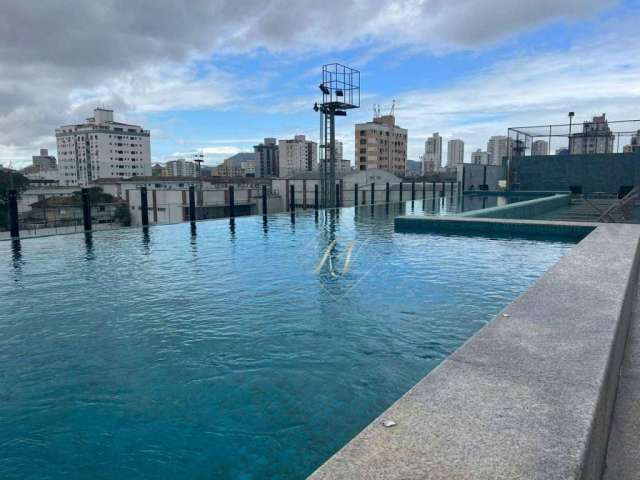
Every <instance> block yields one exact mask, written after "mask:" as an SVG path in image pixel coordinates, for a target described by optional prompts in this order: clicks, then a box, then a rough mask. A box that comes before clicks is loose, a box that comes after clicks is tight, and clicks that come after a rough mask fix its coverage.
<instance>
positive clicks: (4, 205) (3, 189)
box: [0, 169, 29, 228]
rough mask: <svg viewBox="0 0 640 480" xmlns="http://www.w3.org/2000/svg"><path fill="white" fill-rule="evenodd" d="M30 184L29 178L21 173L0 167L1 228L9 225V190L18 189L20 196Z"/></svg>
mask: <svg viewBox="0 0 640 480" xmlns="http://www.w3.org/2000/svg"><path fill="white" fill-rule="evenodd" d="M28 185H29V179H28V178H27V177H25V176H24V175H22V174H21V173H18V172H16V171H13V170H9V169H0V228H8V226H9V190H16V191H17V192H18V197H19V196H20V194H21V193H22V192H23V191H24V190H26V188H27V186H28Z"/></svg>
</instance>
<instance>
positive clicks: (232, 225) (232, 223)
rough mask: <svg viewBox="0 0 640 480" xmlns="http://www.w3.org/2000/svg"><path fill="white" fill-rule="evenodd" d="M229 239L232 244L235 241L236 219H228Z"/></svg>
mask: <svg viewBox="0 0 640 480" xmlns="http://www.w3.org/2000/svg"><path fill="white" fill-rule="evenodd" d="M229 239H230V240H231V242H232V243H234V242H235V241H236V219H235V218H234V217H229Z"/></svg>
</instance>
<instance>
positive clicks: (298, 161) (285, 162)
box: [278, 135, 318, 178]
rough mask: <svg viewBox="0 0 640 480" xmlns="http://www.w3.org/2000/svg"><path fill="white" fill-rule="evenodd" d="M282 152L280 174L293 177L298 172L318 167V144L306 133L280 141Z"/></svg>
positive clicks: (279, 146)
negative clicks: (305, 134) (306, 136)
mask: <svg viewBox="0 0 640 480" xmlns="http://www.w3.org/2000/svg"><path fill="white" fill-rule="evenodd" d="M278 150H279V152H280V176H281V177H283V178H287V177H292V176H293V175H295V174H296V173H300V172H311V171H313V170H317V169H318V144H317V143H316V142H313V141H311V140H307V139H306V138H305V136H304V135H296V136H295V137H294V138H292V139H286V140H280V141H279V142H278Z"/></svg>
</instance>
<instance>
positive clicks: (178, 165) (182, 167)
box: [164, 158, 196, 177]
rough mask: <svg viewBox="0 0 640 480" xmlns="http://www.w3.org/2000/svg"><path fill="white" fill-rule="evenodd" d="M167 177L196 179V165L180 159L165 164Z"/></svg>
mask: <svg viewBox="0 0 640 480" xmlns="http://www.w3.org/2000/svg"><path fill="white" fill-rule="evenodd" d="M164 167H165V169H166V171H167V176H169V177H195V176H196V164H195V163H194V162H190V161H188V160H185V159H184V158H179V159H177V160H169V161H168V162H167V163H166V164H165V166H164Z"/></svg>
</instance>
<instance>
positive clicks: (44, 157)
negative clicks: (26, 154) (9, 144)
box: [31, 148, 58, 170]
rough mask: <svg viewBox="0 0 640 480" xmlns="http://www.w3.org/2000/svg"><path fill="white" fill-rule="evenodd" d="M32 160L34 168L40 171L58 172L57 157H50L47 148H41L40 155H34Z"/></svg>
mask: <svg viewBox="0 0 640 480" xmlns="http://www.w3.org/2000/svg"><path fill="white" fill-rule="evenodd" d="M31 160H32V162H33V167H34V168H36V169H38V170H56V169H57V168H58V162H56V157H54V156H53V155H49V150H48V149H46V148H41V149H40V155H34V156H33V157H31Z"/></svg>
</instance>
